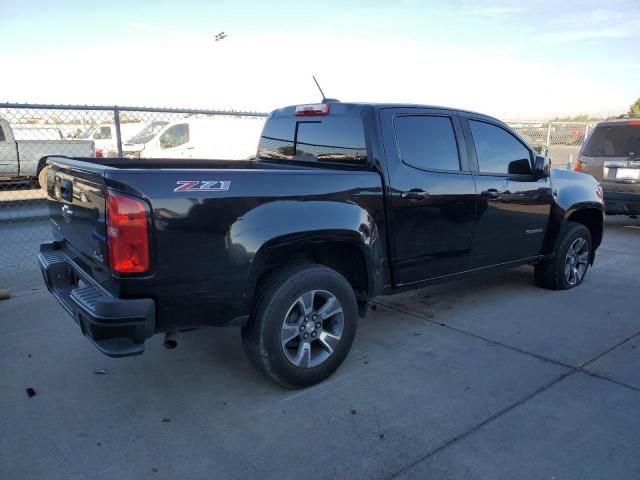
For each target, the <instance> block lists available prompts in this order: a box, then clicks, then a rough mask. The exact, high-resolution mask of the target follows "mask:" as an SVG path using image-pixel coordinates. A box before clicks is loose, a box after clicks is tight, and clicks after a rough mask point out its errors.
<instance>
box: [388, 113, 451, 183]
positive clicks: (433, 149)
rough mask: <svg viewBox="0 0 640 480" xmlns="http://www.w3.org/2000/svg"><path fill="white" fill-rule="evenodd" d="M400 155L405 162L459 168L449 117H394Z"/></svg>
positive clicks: (426, 166) (443, 168) (423, 165)
mask: <svg viewBox="0 0 640 480" xmlns="http://www.w3.org/2000/svg"><path fill="white" fill-rule="evenodd" d="M395 128H396V138H397V139H398V150H399V152H400V158H401V159H402V161H403V162H404V163H406V164H407V165H411V166H413V167H417V168H426V169H435V170H454V171H458V170H460V158H459V157H458V145H457V144H456V137H455V134H454V131H453V124H452V123H451V118H450V117H429V116H418V115H415V116H401V117H396V119H395Z"/></svg>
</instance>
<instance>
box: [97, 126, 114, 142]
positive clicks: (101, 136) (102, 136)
mask: <svg viewBox="0 0 640 480" xmlns="http://www.w3.org/2000/svg"><path fill="white" fill-rule="evenodd" d="M93 138H94V140H106V139H110V138H111V128H110V127H100V128H99V129H98V130H96V133H94V134H93Z"/></svg>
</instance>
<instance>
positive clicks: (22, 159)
mask: <svg viewBox="0 0 640 480" xmlns="http://www.w3.org/2000/svg"><path fill="white" fill-rule="evenodd" d="M48 155H63V156H67V157H95V145H94V143H93V141H92V140H16V138H15V135H14V133H13V129H12V128H11V124H10V123H9V122H8V121H7V120H6V119H4V118H0V180H23V179H24V180H26V179H32V178H37V179H38V184H40V185H42V183H43V181H44V179H45V178H46V171H45V170H46V169H45V159H44V157H46V156H48Z"/></svg>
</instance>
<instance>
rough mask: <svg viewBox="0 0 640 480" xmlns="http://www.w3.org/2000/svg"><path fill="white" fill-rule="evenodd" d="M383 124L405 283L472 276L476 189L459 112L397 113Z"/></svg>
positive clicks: (397, 257)
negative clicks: (467, 272) (463, 273)
mask: <svg viewBox="0 0 640 480" xmlns="http://www.w3.org/2000/svg"><path fill="white" fill-rule="evenodd" d="M381 122H382V132H383V133H382V136H383V143H384V149H385V154H386V158H387V170H388V172H387V173H388V178H389V193H390V209H391V232H392V235H393V239H392V242H393V245H392V250H391V251H392V254H393V262H394V265H395V270H396V272H397V279H396V281H397V283H398V284H409V283H414V282H420V281H423V280H428V279H433V278H437V277H442V276H445V275H450V274H453V273H457V272H461V271H464V270H466V269H467V268H468V263H469V254H470V249H471V243H472V236H473V227H474V217H475V206H476V190H475V185H474V180H473V176H472V174H471V172H470V170H469V166H468V160H467V153H466V146H465V144H464V136H463V133H462V129H461V127H460V121H459V119H458V116H457V114H456V113H455V112H452V111H449V110H438V109H425V108H389V109H383V110H382V111H381Z"/></svg>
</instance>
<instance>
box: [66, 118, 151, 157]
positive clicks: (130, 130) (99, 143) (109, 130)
mask: <svg viewBox="0 0 640 480" xmlns="http://www.w3.org/2000/svg"><path fill="white" fill-rule="evenodd" d="M143 126H144V124H143V123H140V122H132V123H121V124H120V140H121V141H122V142H123V143H124V142H125V141H126V140H127V139H129V138H131V137H132V136H133V135H135V134H136V133H138V132H139V131H140V129H141V128H142V127H143ZM78 138H80V139H91V140H93V141H94V143H95V146H96V150H99V151H100V152H101V153H102V154H101V156H105V157H106V156H109V154H110V153H111V152H117V151H118V145H117V135H116V126H115V124H114V123H101V124H98V125H95V126H93V127H90V128H88V129H87V130H85V132H84V133H82V134H81V135H80V136H79V137H78Z"/></svg>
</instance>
